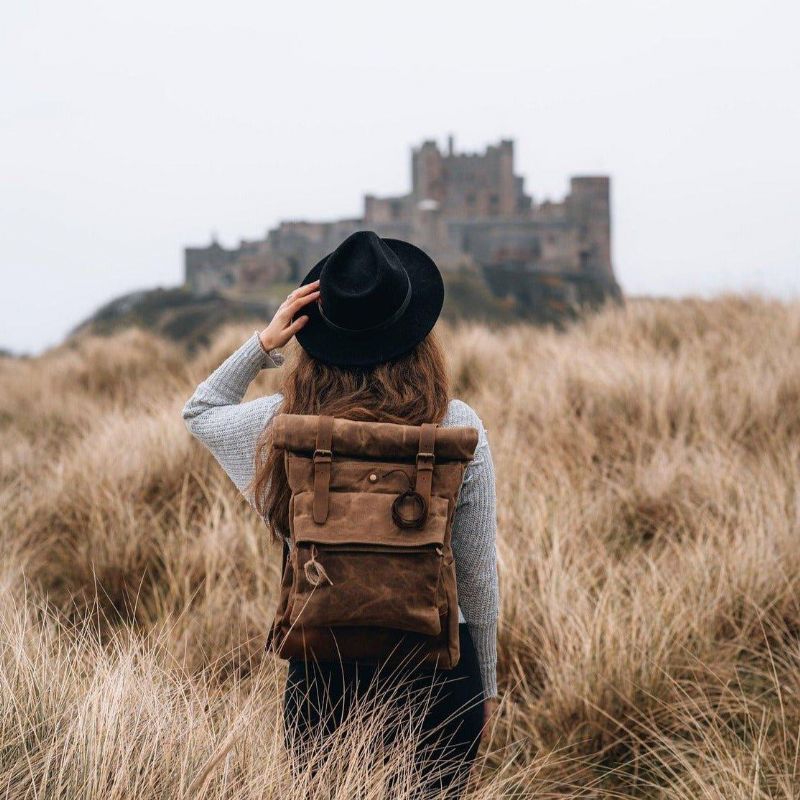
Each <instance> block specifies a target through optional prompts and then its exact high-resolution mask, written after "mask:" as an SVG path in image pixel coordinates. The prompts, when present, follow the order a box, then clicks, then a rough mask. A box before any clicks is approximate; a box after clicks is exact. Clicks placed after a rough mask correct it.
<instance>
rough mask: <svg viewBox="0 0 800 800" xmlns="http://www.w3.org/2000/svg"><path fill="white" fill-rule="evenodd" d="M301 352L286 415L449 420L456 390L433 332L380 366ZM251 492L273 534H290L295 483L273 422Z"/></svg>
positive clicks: (289, 383) (287, 378) (291, 372)
mask: <svg viewBox="0 0 800 800" xmlns="http://www.w3.org/2000/svg"><path fill="white" fill-rule="evenodd" d="M295 351H296V352H295V354H294V358H293V359H292V361H291V363H290V364H288V365H287V366H288V367H289V368H288V369H287V370H286V371H285V372H284V376H283V381H282V385H281V392H282V394H283V402H282V403H281V407H280V411H281V412H282V413H285V414H329V415H331V416H333V417H344V418H346V419H352V420H365V421H379V422H399V423H406V424H408V425H419V424H421V423H423V422H441V421H442V420H443V419H444V415H445V413H446V412H447V403H448V400H449V397H450V386H449V381H448V376H447V367H446V364H445V358H444V351H443V350H442V346H441V344H440V342H439V338H438V336H437V335H436V334H435V333H434V332H433V331H432V332H431V333H429V334H428V335H427V336H426V337H425V338H424V339H423V340H422V341H421V342H420V343H419V344H418V345H417V346H416V347H415V348H414V349H413V350H412V351H411V352H410V353H408V354H406V355H405V356H402V357H401V358H397V359H394V360H392V361H387V362H385V363H383V364H378V365H377V366H374V367H366V368H365V367H358V368H356V367H335V366H331V365H329V364H323V363H322V362H321V361H317V360H316V359H315V358H312V357H311V356H310V355H308V353H306V352H305V350H303V349H302V348H300V347H296V348H295ZM249 489H250V491H251V492H252V495H253V500H254V503H255V506H256V508H257V509H258V512H259V513H260V514H261V516H262V517H264V519H265V520H266V521H267V522H268V524H269V526H270V528H271V529H272V533H273V535H275V536H286V535H288V532H289V496H290V491H289V484H288V481H287V478H286V468H285V466H284V462H283V454H282V453H281V452H279V451H277V450H274V449H273V447H272V426H271V425H269V424H267V425H266V427H265V428H264V431H263V432H262V433H261V435H260V436H259V439H258V443H257V445H256V455H255V475H254V477H253V481H252V482H251V484H250V487H249Z"/></svg>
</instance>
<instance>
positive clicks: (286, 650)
mask: <svg viewBox="0 0 800 800" xmlns="http://www.w3.org/2000/svg"><path fill="white" fill-rule="evenodd" d="M273 426H274V427H273V446H274V447H276V448H278V449H280V450H283V451H284V458H285V465H286V474H287V477H288V481H289V487H290V489H291V500H290V503H289V527H290V537H289V538H290V542H291V547H286V546H284V568H283V576H282V581H281V591H280V598H279V601H278V608H277V611H276V614H275V621H274V623H273V626H272V630H271V631H270V636H269V641H268V647H270V648H271V649H272V650H273V651H274V652H275V653H277V654H278V655H279V656H281V657H283V658H300V659H306V660H309V659H314V660H317V661H344V662H347V661H362V662H377V661H384V660H392V659H395V658H400V659H407V660H409V661H413V663H415V664H422V665H426V666H438V667H439V668H442V669H451V668H452V667H454V666H455V665H456V664H457V663H458V659H459V644H458V598H457V594H456V574H455V563H454V559H453V552H452V549H451V547H450V533H451V528H452V523H453V515H454V512H455V505H456V500H457V497H458V493H459V489H460V487H461V481H462V478H463V476H464V470H465V469H466V467H467V465H468V464H469V462H470V461H471V459H472V457H473V455H474V452H475V448H476V446H477V443H478V431H477V430H476V429H475V428H469V427H460V428H440V427H438V426H436V425H433V424H423V425H400V424H395V423H388V422H357V421H353V420H347V419H340V418H335V419H334V418H333V417H329V416H314V415H300V414H279V415H277V416H276V417H275V418H274V420H273Z"/></svg>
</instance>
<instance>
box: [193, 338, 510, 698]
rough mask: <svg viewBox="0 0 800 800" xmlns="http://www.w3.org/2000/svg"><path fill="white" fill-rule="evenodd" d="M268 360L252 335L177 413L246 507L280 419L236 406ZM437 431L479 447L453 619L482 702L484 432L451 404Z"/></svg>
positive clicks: (489, 658) (494, 600) (493, 593)
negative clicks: (469, 654)
mask: <svg viewBox="0 0 800 800" xmlns="http://www.w3.org/2000/svg"><path fill="white" fill-rule="evenodd" d="M282 360H283V359H282V357H281V356H280V355H279V354H275V353H272V354H270V355H267V354H266V353H265V352H264V350H263V349H262V347H261V344H260V343H259V340H258V334H255V333H254V334H253V335H252V336H251V337H250V338H249V339H248V340H247V341H246V342H245V343H244V344H243V345H242V346H241V347H240V348H239V349H238V350H237V351H236V352H235V353H233V355H231V356H230V357H229V358H228V359H227V360H226V361H225V362H223V363H222V364H221V365H220V366H219V367H218V368H217V369H216V370H214V372H212V373H211V375H210V376H209V377H208V378H206V380H204V381H203V382H202V383H201V384H200V385H199V386H198V387H197V389H196V390H195V392H194V394H193V395H192V396H191V397H190V398H189V400H188V401H187V402H186V405H185V406H184V408H183V419H184V420H185V422H186V427H187V428H188V429H189V431H190V432H191V433H192V435H193V436H195V437H197V439H199V440H200V441H201V442H202V443H203V444H204V445H205V446H206V447H207V448H208V449H209V450H210V451H211V453H212V454H213V456H214V458H216V460H217V461H218V462H219V463H220V465H221V466H222V468H223V469H224V470H225V472H226V473H227V474H228V475H229V476H230V478H231V480H232V481H233V482H234V483H235V484H236V486H237V488H238V489H239V491H241V492H242V493H243V494H244V495H245V497H246V499H247V501H248V502H249V503H250V504H251V505H252V503H253V498H252V497H251V496H249V495H248V494H247V493H246V488H247V486H248V484H249V483H250V481H251V479H252V477H253V470H254V468H255V450H256V443H257V440H258V436H259V434H260V433H261V431H262V430H263V429H264V426H265V425H266V424H267V423H268V422H269V420H270V419H271V418H272V416H273V415H274V414H276V413H278V412H279V410H280V408H279V407H280V404H281V401H282V400H283V396H282V395H281V394H273V395H268V396H266V397H259V398H257V399H256V400H251V401H249V402H247V403H243V402H242V398H243V397H244V395H245V392H246V391H247V388H248V387H249V386H250V384H251V383H252V381H253V380H254V379H255V377H256V376H257V375H258V373H259V372H260V371H261V370H262V369H265V368H270V367H276V366H279V365H280V363H282ZM441 424H442V426H445V427H453V426H460V425H468V426H470V427H474V428H477V430H478V434H479V435H478V446H477V448H476V450H475V456H474V458H473V459H472V462H471V463H470V464H469V465H468V466H467V469H466V472H465V473H464V480H463V483H462V484H461V491H460V493H459V496H458V503H457V505H456V512H455V517H454V520H453V541H452V545H453V556H454V557H455V562H456V580H457V584H458V601H459V618H460V619H461V620H462V621H465V622H466V623H467V625H468V626H469V632H470V635H471V636H472V639H473V641H474V643H475V650H476V651H477V655H478V661H479V662H480V667H481V678H482V680H483V687H484V691H485V693H486V696H487V697H494V696H495V695H496V694H497V673H496V664H497V611H498V605H499V598H498V585H497V553H496V549H495V539H496V530H497V524H496V513H495V485H494V466H493V464H492V455H491V452H490V450H489V442H488V440H487V438H486V430H485V429H484V427H483V423H482V422H481V420H480V418H479V417H478V415H477V414H476V413H475V411H474V410H473V409H472V408H471V407H470V406H468V405H467V404H466V403H464V402H462V401H461V400H451V401H450V403H449V405H448V409H447V414H446V416H445V418H444V420H443V421H442V423H441Z"/></svg>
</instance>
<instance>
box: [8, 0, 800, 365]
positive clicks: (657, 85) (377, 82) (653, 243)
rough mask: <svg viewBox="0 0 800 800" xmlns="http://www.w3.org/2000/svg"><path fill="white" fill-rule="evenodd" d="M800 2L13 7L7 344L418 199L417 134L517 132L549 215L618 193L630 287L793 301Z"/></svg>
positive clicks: (42, 340)
mask: <svg viewBox="0 0 800 800" xmlns="http://www.w3.org/2000/svg"><path fill="white" fill-rule="evenodd" d="M799 30H800V4H798V3H797V2H796V0H786V1H785V2H771V0H760V1H759V2H756V1H755V0H752V2H741V0H668V1H664V2H662V1H661V0H659V1H654V0H603V2H597V0H586V1H585V2H584V1H579V0H548V2H546V3H545V2H527V3H522V2H504V1H503V0H493V2H482V3H469V2H465V0H461V1H460V2H441V1H440V2H430V1H428V2H416V1H415V0H411V1H409V0H407V1H406V2H403V3H380V2H376V1H375V0H372V2H353V1H352V0H338V1H337V2H335V3H331V2H324V3H323V2H308V0H307V2H303V3H290V2H286V3H281V4H277V3H265V2H243V1H242V0H228V1H227V2H225V3H220V2H214V3H211V2H204V1H198V0H192V2H188V0H186V1H184V0H178V1H171V0H158V2H156V1H155V0H137V2H135V3H124V4H123V3H109V2H89V1H88V0H69V2H55V1H54V0H52V1H44V0H41V1H39V2H37V1H36V0H27V2H18V3H11V4H9V3H5V4H3V8H2V10H0V76H2V77H0V276H2V284H1V287H2V288H1V289H0V347H10V348H12V349H14V350H24V351H29V352H35V351H38V350H40V349H41V348H43V347H45V346H47V345H50V344H53V343H55V342H57V341H58V340H59V339H60V338H61V337H62V336H63V335H64V334H65V333H66V331H67V330H68V329H69V328H70V327H71V326H72V325H73V324H75V323H76V322H78V321H79V320H80V319H81V318H82V317H84V316H86V315H87V314H89V313H90V312H91V311H93V310H94V309H95V308H96V307H97V306H98V305H99V304H101V303H103V302H105V301H107V300H109V299H110V298H111V297H113V296H115V295H118V294H120V293H122V292H125V291H128V290H131V289H135V288H141V287H152V286H156V285H174V284H177V283H179V282H180V281H181V279H182V263H181V258H182V256H181V248H182V247H183V246H184V245H185V244H203V243H205V242H207V241H208V239H209V234H210V232H211V231H212V230H214V231H216V232H217V233H218V235H219V237H220V240H221V241H222V242H223V244H228V245H233V244H235V243H236V242H237V241H238V239H239V238H240V237H251V238H252V237H256V236H260V235H262V234H263V233H264V231H266V229H267V228H268V227H270V226H272V225H274V224H275V223H276V222H277V221H278V220H280V219H285V218H298V217H309V218H331V217H336V216H340V215H355V214H358V213H359V212H360V209H361V196H362V194H363V193H364V192H365V191H369V192H374V193H378V194H385V193H394V192H403V191H405V190H406V189H407V188H408V185H409V179H410V177H409V148H410V147H411V146H412V145H414V144H417V143H418V142H420V141H421V140H422V139H425V138H437V139H439V140H440V141H442V142H443V141H444V139H445V137H446V135H447V134H448V133H449V132H453V133H454V134H455V135H456V143H457V146H459V147H462V148H465V149H479V148H483V146H484V145H485V144H486V143H489V142H494V141H496V140H498V139H500V138H503V137H510V138H513V139H515V140H516V143H517V169H518V172H520V173H521V174H523V175H524V176H525V178H526V187H527V189H528V191H529V192H531V193H532V194H533V195H534V197H535V198H536V199H542V198H544V197H546V196H550V197H553V198H559V197H560V196H561V195H563V194H564V192H565V191H566V188H567V182H568V177H569V175H570V174H572V173H597V172H603V173H609V174H611V176H612V179H613V182H612V193H613V213H614V219H613V222H614V252H613V256H614V261H615V265H616V270H617V276H618V278H619V280H620V282H621V284H622V286H623V289H624V290H626V291H627V292H629V293H637V294H638V293H654V294H685V293H702V294H708V293H713V292H717V291H720V290H741V289H755V290H759V291H763V292H767V293H770V294H774V295H778V296H784V297H789V296H797V294H798V293H800V46H798V31H799Z"/></svg>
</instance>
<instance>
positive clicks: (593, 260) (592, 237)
mask: <svg viewBox="0 0 800 800" xmlns="http://www.w3.org/2000/svg"><path fill="white" fill-rule="evenodd" d="M610 195H611V193H610V180H609V178H608V177H607V176H591V177H590V176H581V177H575V178H572V179H571V180H570V193H569V197H568V198H567V213H568V215H569V217H570V219H571V221H572V222H573V223H574V224H575V225H576V226H577V232H578V234H577V235H578V246H579V254H578V255H579V259H580V264H581V267H582V268H583V269H586V270H592V271H596V272H599V273H602V274H604V275H606V276H607V277H609V278H611V279H613V277H614V272H613V268H612V266H611V196H610Z"/></svg>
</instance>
